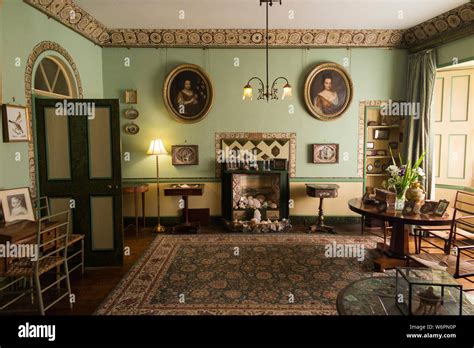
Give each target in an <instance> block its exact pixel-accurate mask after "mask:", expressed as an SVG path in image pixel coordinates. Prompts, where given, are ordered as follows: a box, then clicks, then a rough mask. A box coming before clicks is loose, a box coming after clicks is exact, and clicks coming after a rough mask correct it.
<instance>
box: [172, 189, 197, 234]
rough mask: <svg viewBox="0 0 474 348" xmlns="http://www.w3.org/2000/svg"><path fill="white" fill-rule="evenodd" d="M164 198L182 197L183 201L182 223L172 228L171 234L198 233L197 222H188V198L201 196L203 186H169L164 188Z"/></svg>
mask: <svg viewBox="0 0 474 348" xmlns="http://www.w3.org/2000/svg"><path fill="white" fill-rule="evenodd" d="M164 191H165V196H182V197H183V201H184V208H183V218H184V223H182V224H179V225H177V226H175V227H173V230H172V232H173V233H199V230H200V228H201V226H200V224H199V222H190V221H189V206H188V197H189V196H202V194H203V192H204V184H181V185H171V186H170V187H167V188H165V190H164Z"/></svg>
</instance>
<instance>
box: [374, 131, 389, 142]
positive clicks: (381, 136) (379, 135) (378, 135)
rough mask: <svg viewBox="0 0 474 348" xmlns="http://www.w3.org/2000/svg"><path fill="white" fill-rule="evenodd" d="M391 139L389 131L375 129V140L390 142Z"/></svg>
mask: <svg viewBox="0 0 474 348" xmlns="http://www.w3.org/2000/svg"><path fill="white" fill-rule="evenodd" d="M389 137H390V131H389V130H388V129H383V128H377V129H374V139H377V140H388V138H389Z"/></svg>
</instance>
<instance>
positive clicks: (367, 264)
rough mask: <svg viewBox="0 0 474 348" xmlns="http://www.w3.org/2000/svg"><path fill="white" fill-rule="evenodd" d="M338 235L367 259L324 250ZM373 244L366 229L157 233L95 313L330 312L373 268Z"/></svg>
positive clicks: (340, 239)
mask: <svg viewBox="0 0 474 348" xmlns="http://www.w3.org/2000/svg"><path fill="white" fill-rule="evenodd" d="M334 242H335V243H337V245H339V246H340V245H343V244H344V245H349V244H351V245H359V246H360V245H363V246H364V248H365V252H364V260H363V261H358V259H357V258H355V257H327V255H328V254H327V252H328V250H329V249H330V250H332V251H335V250H336V249H335V245H334ZM375 244H376V239H375V238H374V237H366V236H364V237H357V236H350V237H348V236H321V235H304V234H301V235H294V234H293V235H290V234H283V235H275V234H272V235H236V234H229V235H223V234H219V235H211V234H210V235H191V236H189V235H187V236H179V235H175V236H173V235H164V236H157V237H156V239H155V240H154V241H153V242H152V244H151V245H150V247H149V249H148V250H147V251H146V252H145V253H144V255H143V257H142V258H141V259H140V260H139V261H138V262H137V263H136V264H135V265H134V266H133V267H132V268H131V270H130V271H129V273H128V274H127V275H126V276H125V277H124V278H123V279H122V280H121V282H120V283H119V284H118V285H117V287H116V288H115V289H114V291H112V293H111V294H110V295H109V297H108V298H107V299H106V300H105V301H104V302H103V303H102V304H101V306H100V307H99V308H98V309H97V311H96V313H95V314H100V315H104V314H105V315H206V314H223V315H262V314H264V315H298V314H299V315H302V314H307V315H308V314H311V315H333V314H337V313H336V298H337V294H338V292H339V291H340V290H341V289H343V288H344V287H345V286H346V285H348V284H349V283H350V282H352V281H354V280H357V279H361V278H364V277H371V276H373V275H375V274H374V273H373V272H372V268H373V263H372V262H373V258H374V256H376V252H375V251H374V250H373V249H374V248H375ZM327 245H331V248H329V249H328V248H327V247H326V246H327ZM334 255H335V256H337V255H338V254H334ZM339 256H341V255H340V254H339ZM378 275H379V276H380V273H379V274H378Z"/></svg>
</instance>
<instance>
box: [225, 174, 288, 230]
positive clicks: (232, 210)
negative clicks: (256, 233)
mask: <svg viewBox="0 0 474 348" xmlns="http://www.w3.org/2000/svg"><path fill="white" fill-rule="evenodd" d="M288 177H289V176H288V171H286V170H242V169H239V170H224V171H223V175H222V216H223V218H224V219H225V220H227V221H250V220H252V219H253V218H254V217H255V214H257V215H260V216H259V218H260V219H261V220H262V221H268V220H271V221H275V220H283V219H288V214H289V211H288V201H289V197H290V195H289V179H288ZM256 210H258V212H257V213H255V211H256Z"/></svg>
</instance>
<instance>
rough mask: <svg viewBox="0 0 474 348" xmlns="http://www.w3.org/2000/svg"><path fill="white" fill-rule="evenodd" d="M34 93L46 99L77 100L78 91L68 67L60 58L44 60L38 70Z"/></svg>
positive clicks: (50, 57)
mask: <svg viewBox="0 0 474 348" xmlns="http://www.w3.org/2000/svg"><path fill="white" fill-rule="evenodd" d="M34 93H35V94H36V95H41V96H46V97H55V98H57V97H59V98H75V97H76V95H77V89H76V86H75V82H74V78H73V77H72V74H71V72H70V71H69V68H68V67H67V65H65V64H64V63H63V62H62V61H61V60H60V59H59V58H57V57H52V56H48V57H45V58H43V59H42V60H41V61H40V62H39V64H38V67H37V68H36V73H35V80H34Z"/></svg>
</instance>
